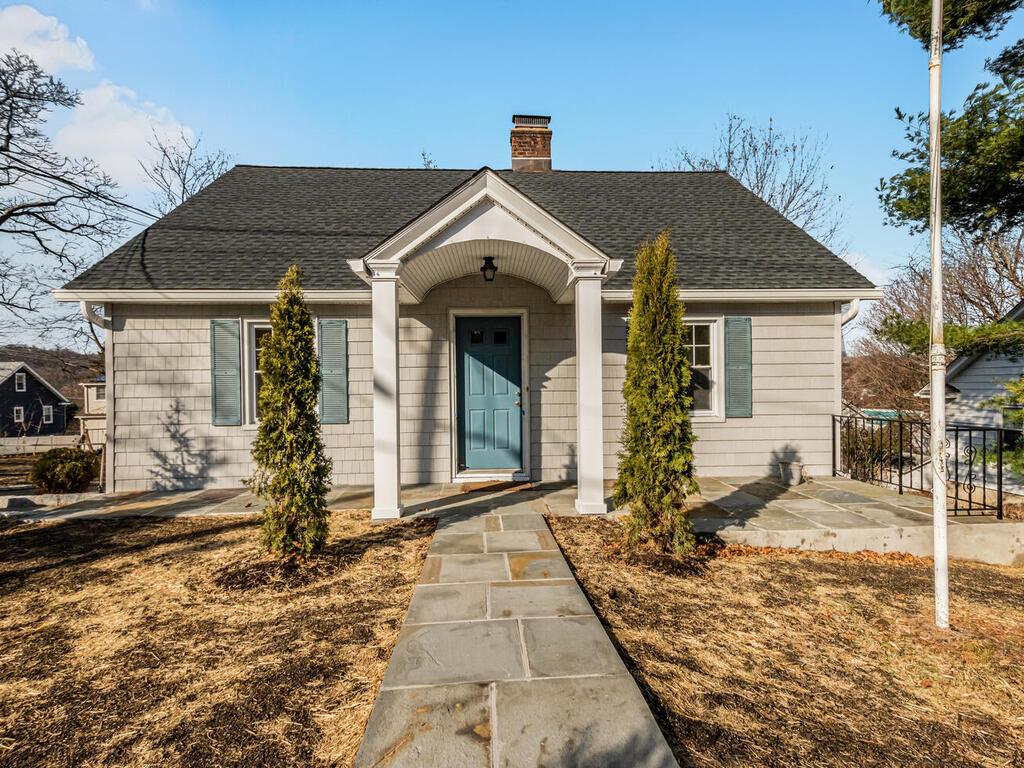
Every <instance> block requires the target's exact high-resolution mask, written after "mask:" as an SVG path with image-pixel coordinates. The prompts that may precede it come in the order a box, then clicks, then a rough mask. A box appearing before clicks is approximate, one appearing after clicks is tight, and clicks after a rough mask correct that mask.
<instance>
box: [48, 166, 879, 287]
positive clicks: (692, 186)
mask: <svg viewBox="0 0 1024 768" xmlns="http://www.w3.org/2000/svg"><path fill="white" fill-rule="evenodd" d="M476 173H478V171H473V170H433V169H431V170H427V169H418V168H417V169H377V168H280V167H265V166H251V165H239V166H236V167H235V168H233V169H232V170H230V171H229V172H228V173H226V174H224V175H223V176H222V177H221V178H219V179H218V180H217V181H215V182H214V183H213V184H211V185H210V186H209V187H207V188H206V189H205V190H203V191H202V192H201V193H199V194H198V195H196V196H195V197H193V198H192V199H191V200H189V201H188V202H186V203H185V204H183V205H181V206H180V207H178V208H177V209H175V210H174V211H172V212H171V213H170V214H168V215H167V216H165V217H164V218H162V219H160V220H159V221H157V222H156V223H154V224H153V225H152V226H150V227H149V228H148V229H146V230H145V231H143V232H142V233H140V234H139V235H137V236H136V237H134V238H132V239H131V240H129V241H128V242H127V243H125V244H124V245H122V246H121V247H120V248H118V249H117V250H115V251H114V252H113V253H111V254H110V255H109V256H107V257H106V258H105V259H103V260H102V261H100V262H99V263H97V264H96V265H95V266H93V267H92V268H91V269H89V270H88V271H86V272H84V273H83V274H82V275H80V276H79V277H77V278H76V279H74V280H72V281H71V282H70V283H68V285H67V286H66V287H67V288H75V289H146V288H154V289H162V290H175V289H179V290H180V289H194V290H201V289H225V288H238V289H269V288H274V287H276V285H277V281H278V280H279V279H280V277H281V275H282V274H284V272H285V270H286V269H287V268H288V266H289V265H290V264H293V263H298V264H300V265H301V266H302V268H303V271H304V274H305V279H304V283H305V286H306V287H307V289H321V290H323V289H347V288H365V287H366V284H365V283H364V282H363V281H362V280H360V278H359V277H358V276H356V275H355V274H354V273H353V272H352V271H351V270H350V269H349V267H348V264H347V263H346V260H347V259H357V258H361V257H363V256H365V255H366V254H367V253H368V252H369V251H370V250H372V249H373V248H374V246H376V245H378V244H379V243H380V242H381V241H382V240H384V239H386V238H387V237H389V236H390V235H392V234H393V233H394V232H396V231H397V230H399V229H401V228H402V227H403V226H405V225H406V224H408V223H409V222H410V221H412V220H413V219H415V218H416V217H417V216H419V215H420V214H422V213H423V212H424V211H426V210H427V209H429V208H430V207H431V206H433V205H434V204H435V203H437V202H438V201H440V200H441V199H442V198H444V197H445V196H447V195H448V194H449V193H450V192H452V191H453V190H454V189H455V188H457V187H458V186H459V185H461V184H463V183H465V182H466V181H468V180H469V179H471V178H472V177H473V176H474V175H475V174H476ZM497 173H498V174H499V175H500V176H501V177H502V178H503V179H504V180H506V181H507V182H508V183H510V184H511V185H513V186H514V187H516V188H517V189H518V190H520V191H521V192H522V193H523V194H525V195H526V196H527V197H529V198H530V199H531V200H533V201H534V202H535V203H537V204H538V205H540V206H541V207H542V208H544V209H545V210H547V211H548V212H549V213H551V214H552V215H553V216H555V217H556V218H558V219H560V220H561V221H562V222H563V223H564V224H566V225H567V226H568V227H570V228H571V229H573V230H574V231H576V232H577V233H578V234H580V235H581V236H583V237H585V238H586V239H587V240H588V241H590V242H591V243H592V244H593V245H595V246H596V247H597V248H599V249H600V250H601V251H603V252H604V253H605V254H606V255H607V256H608V257H609V258H612V259H622V260H623V261H624V265H623V268H622V270H620V272H619V273H618V274H617V275H615V276H613V277H612V278H611V279H610V280H609V281H608V282H607V283H606V284H605V285H606V287H608V288H629V287H630V284H631V280H632V265H633V255H634V252H635V251H636V248H637V245H638V244H639V243H640V242H641V241H642V240H643V239H645V238H650V237H653V236H654V235H655V234H657V233H658V232H659V231H660V230H661V229H664V228H665V227H670V228H671V229H672V243H673V246H674V247H675V250H676V255H677V258H678V263H679V277H680V283H681V285H682V286H683V287H686V288H707V289H714V288H768V289H771V288H776V289H777V288H864V287H869V286H870V285H871V283H870V282H869V281H868V280H867V279H866V278H865V277H863V276H862V275H860V274H859V273H858V272H857V271H855V270H854V269H853V268H852V267H850V266H849V265H848V264H846V262H844V261H842V260H841V259H840V258H839V257H837V256H836V255H834V254H833V253H831V252H830V251H829V250H828V249H827V248H825V247H824V246H822V245H820V244H819V243H818V242H816V241H815V240H814V239H813V238H811V237H810V236H809V235H807V234H806V233H805V232H804V231H803V230H801V229H800V228H799V227H796V226H795V225H793V224H792V223H790V222H789V221H788V220H787V219H786V218H785V217H783V216H782V215H780V214H779V213H778V212H776V211H775V210H773V209H772V208H771V207H769V206H768V205H767V204H765V203H764V202H763V201H761V200H760V199H759V198H758V197H756V196H755V195H753V194H752V193H750V192H749V191H747V189H745V188H744V187H743V186H742V185H741V184H740V183H739V182H737V181H735V180H734V179H733V178H731V177H730V176H728V175H726V174H724V173H684V172H654V171H650V172H648V171H639V172H604V171H554V172H551V173H522V172H520V173H513V172H512V171H497Z"/></svg>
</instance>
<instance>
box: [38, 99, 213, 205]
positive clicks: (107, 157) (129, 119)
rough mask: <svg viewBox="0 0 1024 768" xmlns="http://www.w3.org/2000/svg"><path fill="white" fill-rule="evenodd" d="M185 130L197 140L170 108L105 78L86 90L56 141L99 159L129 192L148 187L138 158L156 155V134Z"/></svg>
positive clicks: (69, 152) (77, 153) (73, 152)
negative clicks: (154, 136) (141, 96)
mask: <svg viewBox="0 0 1024 768" xmlns="http://www.w3.org/2000/svg"><path fill="white" fill-rule="evenodd" d="M182 131H184V133H185V135H186V136H187V137H189V138H193V132H192V129H190V128H189V127H188V126H184V125H182V124H181V123H180V122H178V120H177V119H176V118H175V117H174V115H173V114H172V113H171V111H170V110H169V109H167V108H166V107H161V106H158V105H156V104H153V103H152V102H149V101H142V100H140V99H139V97H138V96H137V95H136V93H135V92H134V91H132V90H131V89H130V88H125V87H123V86H120V85H116V84H114V83H110V82H103V83H101V84H100V85H98V86H96V87H95V88H88V89H86V90H84V91H82V105H81V106H80V107H77V108H76V109H75V110H74V112H72V113H71V121H70V122H69V123H68V124H67V125H65V126H64V127H63V128H61V129H60V131H58V133H57V136H56V138H55V140H54V143H55V144H56V146H57V149H59V150H60V151H61V152H63V153H65V154H67V155H72V156H86V157H89V158H91V159H92V160H94V161H96V162H97V163H99V165H100V167H101V168H103V170H105V171H106V172H107V173H109V174H110V175H111V176H113V177H114V179H115V180H116V181H117V182H118V183H119V184H121V186H122V187H123V188H124V189H125V191H126V192H129V193H132V192H138V191H141V190H142V189H143V188H144V187H145V186H146V179H145V176H144V175H143V173H142V170H141V169H140V168H139V161H140V160H142V161H146V160H148V159H150V158H152V156H153V150H152V148H151V147H150V146H149V142H150V140H151V139H152V138H153V134H154V133H156V134H157V135H158V136H160V137H161V138H165V139H169V138H173V137H177V136H178V135H179V134H180V133H181V132H182Z"/></svg>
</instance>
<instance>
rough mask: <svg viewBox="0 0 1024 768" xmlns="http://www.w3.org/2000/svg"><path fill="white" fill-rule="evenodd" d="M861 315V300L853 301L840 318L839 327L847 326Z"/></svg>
mask: <svg viewBox="0 0 1024 768" xmlns="http://www.w3.org/2000/svg"><path fill="white" fill-rule="evenodd" d="M859 313H860V299H851V300H850V306H848V307H847V308H846V311H845V312H843V314H842V315H840V316H839V325H846V324H847V323H848V322H850V321H851V320H853V318H855V317H856V316H857V315H858V314H859Z"/></svg>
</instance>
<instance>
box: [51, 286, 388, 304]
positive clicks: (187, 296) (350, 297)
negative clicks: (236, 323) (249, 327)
mask: <svg viewBox="0 0 1024 768" xmlns="http://www.w3.org/2000/svg"><path fill="white" fill-rule="evenodd" d="M305 296H306V301H308V302H311V303H320V304H325V303H330V304H366V303H369V301H370V291H369V290H368V289H367V290H348V291H317V290H313V291H306V292H305ZM53 298H54V299H56V300H57V301H78V302H92V303H93V304H104V303H107V302H111V303H118V304H154V303H171V304H203V303H207V302H212V303H217V304H248V303H264V302H267V303H269V302H273V301H275V300H276V299H277V290H245V291H243V290H238V291H232V290H228V291H224V290H218V291H192V290H185V291H178V290H174V291H160V290H141V289H131V290H107V289H95V290H75V289H70V290H69V289H66V288H58V289H57V290H55V291H54V292H53Z"/></svg>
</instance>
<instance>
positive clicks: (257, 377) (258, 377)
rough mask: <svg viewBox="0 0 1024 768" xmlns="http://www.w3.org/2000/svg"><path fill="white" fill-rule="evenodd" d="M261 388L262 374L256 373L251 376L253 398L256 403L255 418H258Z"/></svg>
mask: <svg viewBox="0 0 1024 768" xmlns="http://www.w3.org/2000/svg"><path fill="white" fill-rule="evenodd" d="M262 386H263V374H262V373H260V372H259V371H256V372H255V373H254V374H253V392H252V395H253V398H254V399H255V401H256V418H257V419H258V418H259V417H260V387H262Z"/></svg>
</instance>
